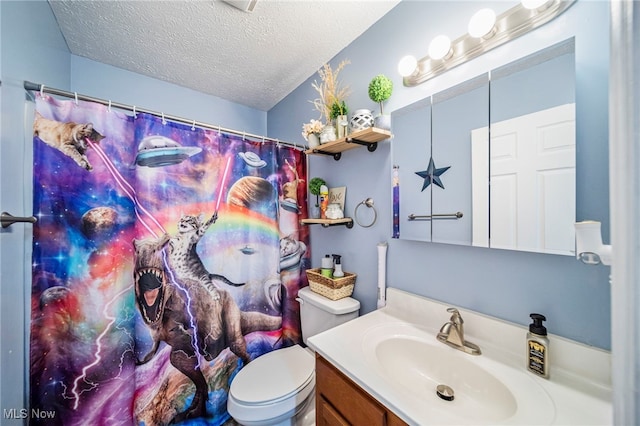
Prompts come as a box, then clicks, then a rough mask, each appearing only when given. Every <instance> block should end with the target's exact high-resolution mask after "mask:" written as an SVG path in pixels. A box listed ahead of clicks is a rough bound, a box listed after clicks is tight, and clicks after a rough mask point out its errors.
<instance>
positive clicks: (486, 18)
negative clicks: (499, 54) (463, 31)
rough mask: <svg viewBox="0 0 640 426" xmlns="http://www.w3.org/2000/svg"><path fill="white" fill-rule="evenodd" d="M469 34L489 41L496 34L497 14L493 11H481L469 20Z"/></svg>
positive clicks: (487, 9) (486, 9)
mask: <svg viewBox="0 0 640 426" xmlns="http://www.w3.org/2000/svg"><path fill="white" fill-rule="evenodd" d="M467 32H468V33H469V35H470V36H471V37H473V38H484V39H489V38H491V37H493V35H494V34H495V33H496V13H495V12H494V11H493V9H489V8H485V9H480V10H479V11H477V12H476V13H474V14H473V16H472V17H471V19H470V20H469V25H468V27H467Z"/></svg>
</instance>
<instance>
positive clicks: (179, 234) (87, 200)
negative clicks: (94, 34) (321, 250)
mask: <svg viewBox="0 0 640 426" xmlns="http://www.w3.org/2000/svg"><path fill="white" fill-rule="evenodd" d="M33 129H34V137H33V146H34V164H33V166H34V167H33V173H34V215H35V216H36V217H37V218H38V222H37V223H36V224H35V225H34V241H33V283H32V297H31V305H32V306H31V312H32V313H31V336H30V407H31V409H32V410H34V409H35V410H38V411H37V413H47V416H43V418H33V417H32V418H31V423H32V424H47V425H54V424H59V425H65V426H68V425H131V424H137V425H164V424H169V423H179V424H198V425H200V424H207V425H209V424H212V425H213V424H221V423H223V422H225V421H226V420H227V419H228V418H229V416H228V414H227V411H226V400H227V392H228V389H229V386H230V383H231V380H232V379H233V377H234V375H235V374H236V373H237V372H238V371H239V369H241V368H242V366H244V365H245V364H246V363H247V362H250V360H252V359H255V358H256V357H258V356H259V355H261V354H263V353H266V352H268V351H271V350H274V349H278V348H280V347H283V346H289V345H292V344H295V343H299V342H300V321H299V311H298V304H297V302H295V301H294V297H295V296H296V294H297V290H298V288H300V287H301V286H304V285H306V282H305V281H304V280H305V279H306V278H305V274H304V273H302V271H303V270H304V269H306V268H308V264H309V253H308V250H307V247H308V246H309V244H308V231H307V229H306V228H304V227H301V228H300V227H299V222H298V217H299V215H301V214H302V215H305V216H306V211H305V209H306V189H305V188H306V186H305V184H304V181H305V179H306V160H305V158H304V153H302V152H300V151H298V150H295V149H291V148H288V147H286V146H279V145H277V144H274V143H269V142H261V141H259V142H255V141H249V140H244V138H242V137H236V136H231V135H228V134H220V133H219V132H217V131H209V130H203V129H199V128H193V127H192V126H184V125H179V124H175V123H171V122H165V121H164V120H163V119H162V118H159V117H155V116H151V115H144V114H137V116H135V117H132V116H129V115H125V114H123V113H120V112H117V111H114V110H110V109H109V108H107V107H105V106H103V105H100V104H95V103H88V102H79V103H77V102H75V101H60V100H56V99H54V98H51V97H44V98H42V97H41V96H38V99H37V101H36V117H35V120H34V127H33ZM34 412H35V411H34ZM38 417H39V416H38Z"/></svg>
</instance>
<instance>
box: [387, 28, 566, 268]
mask: <svg viewBox="0 0 640 426" xmlns="http://www.w3.org/2000/svg"><path fill="white" fill-rule="evenodd" d="M574 51H575V46H574V40H573V39H570V40H567V41H565V42H562V43H559V44H557V45H554V46H551V47H549V48H546V49H544V50H542V51H540V52H537V53H535V54H532V55H530V56H527V57H525V58H522V59H520V60H518V61H515V62H513V63H510V64H507V65H505V66H502V67H500V68H497V69H495V70H492V71H491V72H490V73H489V74H483V75H481V76H478V77H476V78H474V79H472V80H469V81H467V82H465V83H462V84H460V85H457V86H455V87H453V88H450V89H447V90H445V91H443V92H440V93H436V94H434V95H432V96H431V97H429V98H427V99H424V100H422V101H419V102H417V103H416V104H412V105H409V106H407V107H404V108H402V109H399V110H397V111H394V112H393V113H392V123H393V133H394V143H393V145H392V150H393V164H394V166H396V167H397V171H398V181H399V200H400V201H399V206H396V207H397V209H396V210H394V211H397V212H398V216H399V232H398V237H399V238H401V239H407V240H419V241H431V242H441V243H449V244H461V245H474V246H480V247H492V248H500V249H509V250H522V251H535V252H543V253H554V254H566V255H573V250H574V237H575V233H574V227H573V223H574V222H575V204H576V203H575V167H576V165H575V164H576V163H575V144H576V142H575V59H574V57H575V55H574ZM430 124H431V128H430V129H426V126H427V125H430ZM431 159H433V166H432V167H429V162H430V160H431ZM447 167H449V168H447ZM443 169H445V170H443ZM429 170H431V172H433V173H434V174H433V175H430V174H429V173H428V171H429ZM416 172H422V176H426V178H424V177H422V176H420V175H418V174H417V173H416ZM416 180H417V181H416ZM427 183H428V185H427V186H426V188H424V190H423V187H424V185H425V184H427ZM440 184H441V185H442V186H443V187H444V188H442V187H441V186H440ZM411 215H414V216H413V217H411Z"/></svg>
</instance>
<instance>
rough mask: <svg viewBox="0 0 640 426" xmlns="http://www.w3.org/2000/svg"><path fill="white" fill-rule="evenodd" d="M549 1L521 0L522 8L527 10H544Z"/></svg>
mask: <svg viewBox="0 0 640 426" xmlns="http://www.w3.org/2000/svg"><path fill="white" fill-rule="evenodd" d="M550 3H551V0H522V6H524V7H525V8H526V9H529V10H536V9H543V8H545V9H546V6H549V4H550Z"/></svg>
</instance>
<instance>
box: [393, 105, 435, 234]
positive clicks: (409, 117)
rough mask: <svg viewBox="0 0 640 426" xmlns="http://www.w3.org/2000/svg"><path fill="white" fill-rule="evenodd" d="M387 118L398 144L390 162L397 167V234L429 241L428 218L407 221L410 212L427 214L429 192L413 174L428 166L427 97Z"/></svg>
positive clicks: (429, 149)
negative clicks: (425, 220) (390, 122)
mask: <svg viewBox="0 0 640 426" xmlns="http://www.w3.org/2000/svg"><path fill="white" fill-rule="evenodd" d="M391 121H392V126H393V129H394V130H393V139H394V141H397V142H398V143H399V144H401V149H395V148H394V150H393V161H394V164H395V165H397V166H398V167H397V169H396V172H397V181H398V189H399V190H400V191H399V192H400V193H399V194H398V197H394V203H396V205H394V212H398V214H397V216H398V226H399V237H400V238H402V239H407V240H416V241H431V222H430V221H429V222H423V221H420V220H411V221H409V220H407V217H409V215H412V214H413V215H430V214H431V191H430V189H429V191H428V192H426V193H425V192H424V191H422V189H421V188H422V182H421V181H419V179H420V178H419V176H417V175H416V174H415V171H417V170H424V169H425V168H427V167H428V162H429V157H430V156H431V98H430V97H429V98H426V99H424V100H422V101H418V102H416V103H414V104H411V105H409V106H406V107H404V108H402V109H399V110H396V111H394V112H393V113H392V114H391ZM425 191H426V189H425ZM399 200H401V201H400V202H399Z"/></svg>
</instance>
